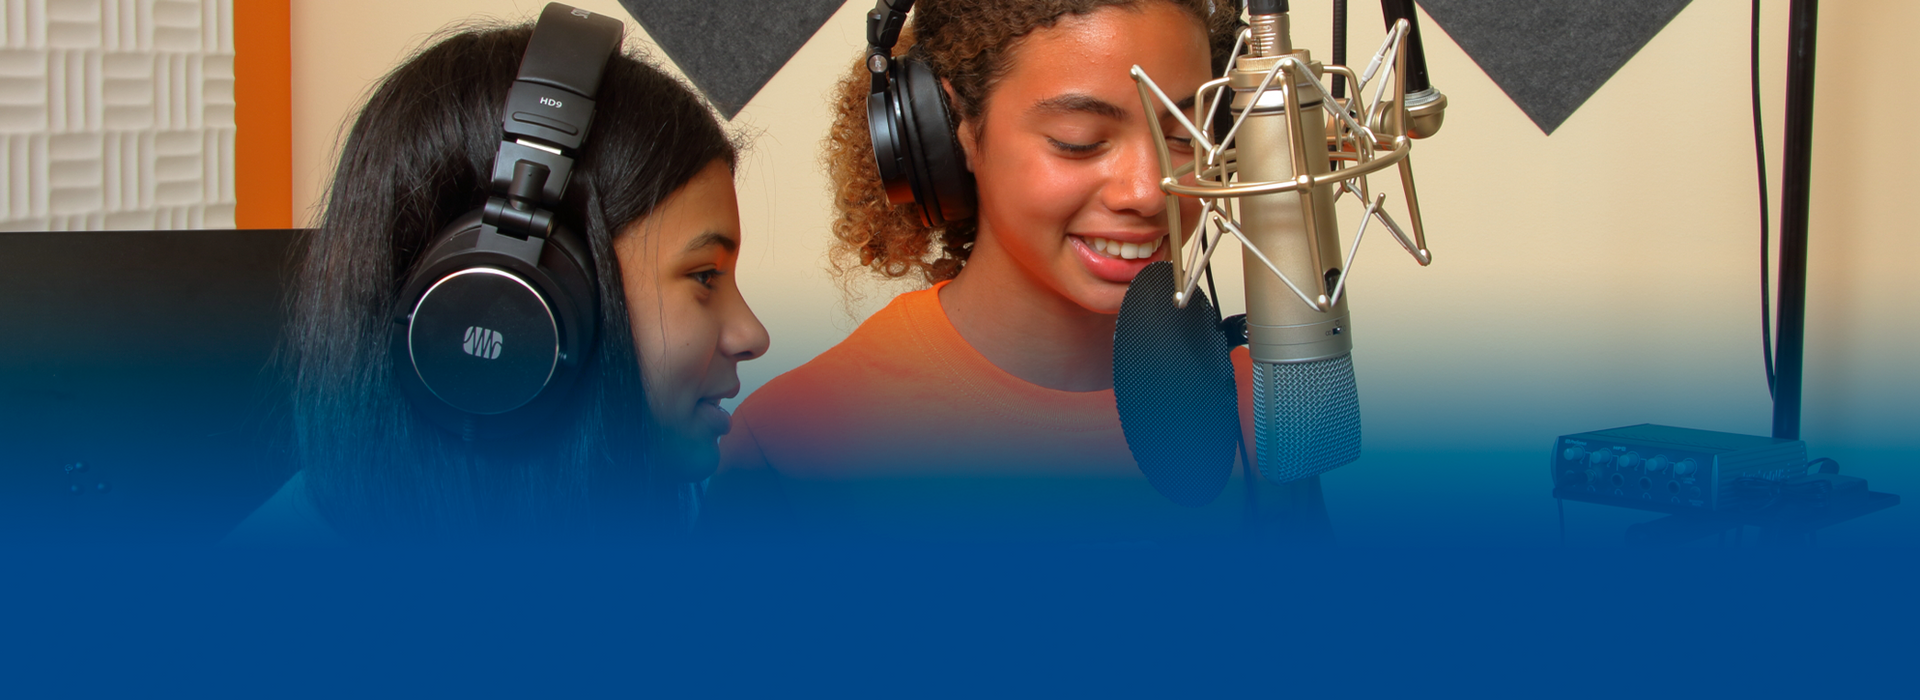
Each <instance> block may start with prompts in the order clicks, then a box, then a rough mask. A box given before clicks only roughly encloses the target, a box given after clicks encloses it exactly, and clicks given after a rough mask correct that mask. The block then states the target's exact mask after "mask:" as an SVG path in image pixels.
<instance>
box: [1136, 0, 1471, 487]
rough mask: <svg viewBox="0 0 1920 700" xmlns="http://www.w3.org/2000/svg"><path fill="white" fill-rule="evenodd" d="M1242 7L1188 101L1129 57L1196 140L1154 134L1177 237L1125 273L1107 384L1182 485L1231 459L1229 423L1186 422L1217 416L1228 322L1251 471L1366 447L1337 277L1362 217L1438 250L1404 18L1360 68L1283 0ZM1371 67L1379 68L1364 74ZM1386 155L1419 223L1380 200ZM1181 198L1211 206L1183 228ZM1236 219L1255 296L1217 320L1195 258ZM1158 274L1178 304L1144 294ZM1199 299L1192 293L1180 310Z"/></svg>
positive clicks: (1355, 245) (1166, 471) (1143, 94)
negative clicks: (1352, 205)
mask: <svg viewBox="0 0 1920 700" xmlns="http://www.w3.org/2000/svg"><path fill="white" fill-rule="evenodd" d="M1247 10H1248V14H1249V19H1250V26H1249V27H1248V28H1247V29H1246V30H1243V31H1242V33H1241V35H1240V37H1239V39H1238V40H1237V41H1236V43H1235V46H1234V50H1233V55H1234V59H1233V62H1232V65H1231V66H1230V67H1229V68H1228V69H1227V71H1226V74H1225V75H1224V76H1222V77H1220V78H1218V79H1216V80H1211V81H1208V82H1206V83H1204V84H1203V85H1201V86H1200V88H1199V90H1198V93H1197V94H1196V95H1195V96H1194V100H1193V101H1192V102H1189V103H1187V104H1190V105H1192V111H1193V117H1192V118H1191V119H1189V118H1188V116H1187V114H1186V108H1185V107H1183V106H1182V103H1180V102H1176V101H1175V100H1174V99H1173V98H1172V97H1171V96H1169V95H1167V93H1166V92H1165V91H1164V90H1162V89H1161V88H1160V86H1159V85H1158V84H1156V83H1155V82H1154V81H1153V78H1152V76H1149V75H1147V74H1146V71H1144V70H1142V69H1141V68H1140V67H1139V66H1134V68H1133V70H1132V76H1133V79H1134V81H1135V83H1136V84H1137V85H1138V87H1139V90H1140V100H1141V102H1142V104H1143V105H1144V106H1145V107H1146V109H1147V110H1148V111H1149V112H1163V113H1167V114H1169V115H1171V116H1172V117H1174V118H1175V120H1176V121H1178V122H1179V123H1180V126H1181V128H1183V129H1185V131H1186V133H1187V134H1188V135H1189V136H1190V137H1191V142H1192V143H1193V144H1194V145H1195V151H1194V154H1195V155H1194V158H1193V160H1192V162H1191V163H1190V164H1184V165H1180V166H1178V167H1176V166H1175V165H1174V162H1173V160H1172V155H1171V153H1170V151H1169V150H1168V149H1167V148H1165V147H1164V146H1163V147H1161V148H1159V149H1158V152H1157V156H1158V158H1159V165H1160V170H1161V176H1162V177H1161V180H1160V189H1161V190H1162V191H1163V192H1165V193H1166V194H1167V198H1168V201H1167V207H1166V211H1167V225H1168V228H1169V232H1168V237H1169V246H1170V250H1173V251H1176V252H1177V251H1185V252H1183V253H1179V254H1177V255H1174V256H1171V257H1170V258H1169V259H1168V261H1167V263H1165V264H1164V266H1163V267H1162V264H1156V266H1153V267H1149V268H1148V269H1147V270H1145V271H1142V272H1141V274H1140V275H1139V277H1136V278H1135V279H1134V282H1133V286H1132V287H1130V288H1129V290H1128V293H1127V299H1126V302H1125V303H1123V304H1122V306H1121V310H1120V320H1119V324H1118V327H1117V330H1116V332H1115V335H1114V395H1115V400H1116V403H1117V405H1118V406H1119V408H1120V419H1121V427H1122V428H1124V429H1125V430H1126V434H1127V442H1128V446H1129V447H1130V448H1132V450H1133V453H1134V456H1135V460H1136V461H1137V462H1138V463H1139V464H1140V468H1141V470H1142V471H1143V472H1145V473H1146V475H1147V477H1148V480H1149V481H1150V482H1151V483H1152V484H1153V485H1154V487H1155V488H1156V489H1159V490H1160V492H1161V493H1162V494H1163V495H1166V496H1167V497H1168V498H1170V499H1172V500H1174V501H1176V502H1181V503H1190V504H1194V503H1201V502H1205V501H1206V500H1208V499H1211V498H1212V497H1213V495H1214V494H1216V493H1218V491H1219V484H1220V483H1221V482H1222V481H1223V480H1224V478H1225V474H1226V473H1227V471H1228V470H1227V469H1224V468H1222V465H1223V464H1224V466H1226V467H1230V466H1231V460H1230V459H1221V458H1220V457H1224V456H1226V455H1225V450H1224V449H1223V448H1222V447H1220V446H1221V445H1224V444H1226V440H1231V439H1233V438H1235V437H1236V436H1237V435H1238V431H1230V432H1226V433H1220V434H1222V435H1225V438H1222V437H1219V435H1216V433H1217V432H1218V431H1213V430H1201V429H1199V428H1197V427H1195V424H1194V423H1193V422H1192V421H1194V420H1197V421H1199V422H1200V423H1206V424H1209V425H1210V424H1211V423H1213V422H1216V421H1217V419H1214V418H1205V419H1198V418H1194V417H1195V416H1203V415H1204V416H1210V415H1213V413H1214V412H1215V411H1217V410H1218V409H1214V408H1212V406H1214V405H1215V404H1218V403H1219V400H1218V399H1217V398H1211V397H1214V396H1217V395H1218V394H1219V392H1220V389H1219V388H1218V387H1219V386H1222V385H1223V384H1225V383H1226V382H1227V381H1228V377H1226V376H1225V375H1223V374H1222V370H1220V369H1218V368H1217V367H1216V362H1215V359H1216V357H1217V356H1218V355H1219V354H1221V350H1219V349H1218V348H1220V347H1223V346H1222V345H1221V344H1220V343H1218V342H1217V339H1215V338H1211V337H1210V336H1212V335H1213V334H1215V333H1216V332H1218V333H1224V334H1226V335H1229V336H1231V337H1230V338H1229V339H1228V342H1229V343H1238V342H1245V343H1246V344H1247V345H1248V349H1249V351H1250V354H1251V358H1252V360H1253V362H1252V375H1253V376H1252V377H1250V379H1251V380H1252V381H1251V384H1252V394H1253V396H1252V398H1253V406H1252V409H1253V415H1252V416H1250V417H1251V418H1252V419H1253V421H1252V422H1253V428H1254V430H1253V432H1254V445H1253V450H1252V451H1253V453H1254V454H1253V458H1254V459H1253V461H1254V462H1256V463H1257V464H1258V465H1259V469H1260V472H1261V474H1262V475H1264V476H1265V477H1266V478H1267V480H1269V481H1272V482H1275V483H1280V484H1286V483H1290V482H1295V481H1300V480H1304V479H1311V478H1313V477H1316V476H1317V475H1319V474H1320V473H1322V472H1325V471H1327V470H1329V469H1333V468H1335V467H1338V466H1341V465H1343V464H1347V463H1350V462H1352V461H1354V460H1356V459H1359V457H1360V395H1359V391H1358V388H1357V385H1356V383H1355V381H1354V371H1353V329H1352V321H1351V317H1350V316H1349V314H1348V311H1347V300H1346V291H1347V276H1348V272H1349V271H1350V269H1351V268H1352V266H1353V259H1354V255H1355V254H1356V253H1357V252H1358V251H1359V247H1360V242H1361V239H1362V238H1364V237H1365V235H1366V232H1367V229H1368V226H1369V225H1371V224H1374V223H1378V224H1379V226H1380V227H1382V228H1384V229H1385V230H1386V232H1387V233H1388V234H1389V235H1391V236H1392V237H1393V238H1394V240H1395V241H1397V242H1398V243H1399V244H1400V246H1401V247H1402V248H1404V249H1405V250H1406V251H1407V253H1408V254H1410V255H1412V256H1413V259H1414V261H1415V262H1418V263H1419V264H1420V265H1422V266H1424V265H1428V264H1430V263H1432V262H1433V256H1432V254H1430V253H1429V252H1428V251H1427V243H1426V235H1425V233H1423V230H1422V229H1423V227H1422V224H1421V218H1420V206H1419V200H1418V198H1417V197H1416V195H1415V192H1414V186H1413V170H1412V165H1411V163H1410V161H1409V158H1408V156H1409V154H1410V153H1411V152H1412V149H1413V145H1412V141H1411V139H1412V138H1413V135H1412V134H1410V133H1409V129H1408V123H1409V121H1410V119H1409V113H1408V109H1407V105H1408V104H1409V102H1410V100H1409V99H1408V94H1407V89H1406V85H1407V80H1408V77H1409V73H1410V72H1411V71H1410V68H1409V60H1410V56H1409V55H1408V54H1409V43H1410V38H1411V33H1412V24H1411V22H1410V21H1408V20H1406V19H1405V18H1401V19H1397V20H1395V21H1394V22H1393V23H1392V26H1391V27H1390V29H1389V31H1388V33H1387V37H1386V38H1385V39H1384V41H1383V42H1382V44H1381V46H1380V49H1379V51H1378V52H1377V53H1375V55H1374V57H1373V60H1372V63H1371V64H1370V65H1369V66H1368V67H1367V68H1366V70H1364V71H1356V70H1353V69H1352V68H1350V67H1348V66H1341V65H1323V64H1321V63H1320V62H1318V61H1315V60H1313V57H1312V56H1311V54H1310V53H1309V52H1308V51H1306V50H1305V49H1298V50H1296V49H1295V48H1294V47H1293V45H1292V38H1291V37H1290V36H1289V33H1290V32H1289V27H1288V23H1289V20H1288V16H1287V3H1286V2H1285V0H1251V1H1250V2H1248V3H1247ZM1383 69H1384V70H1383ZM1322 76H1328V77H1337V78H1339V79H1341V80H1344V81H1347V84H1349V85H1351V86H1353V94H1352V95H1351V96H1349V97H1348V98H1346V99H1336V98H1335V97H1334V96H1333V93H1331V92H1330V91H1328V90H1327V89H1326V85H1325V83H1324V82H1323V81H1322ZM1376 77H1378V78H1381V82H1379V83H1373V82H1372V81H1373V80H1374V79H1375V78H1376ZM1369 85H1373V86H1374V87H1373V89H1371V90H1368V89H1367V88H1368V86H1369ZM1429 87H1430V86H1429ZM1436 94H1437V93H1436ZM1222 104H1224V105H1225V106H1226V107H1227V110H1226V111H1228V112H1230V113H1231V114H1232V115H1234V116H1233V117H1232V118H1231V119H1220V120H1205V119H1203V118H1202V117H1201V116H1200V115H1203V114H1210V113H1211V114H1218V111H1217V109H1218V107H1219V106H1220V105H1222ZM1442 104H1444V102H1443V101H1442ZM1195 122H1200V124H1205V125H1206V126H1204V127H1203V126H1201V125H1200V124H1196V123H1195ZM1148 125H1149V128H1150V129H1152V131H1153V136H1154V139H1155V142H1156V143H1163V142H1165V141H1166V140H1167V134H1166V133H1165V131H1164V129H1162V128H1161V127H1160V125H1159V122H1158V121H1149V122H1148ZM1388 168H1398V170H1399V173H1400V181H1401V187H1402V189H1403V191H1404V192H1405V195H1406V210H1407V215H1408V220H1409V221H1410V222H1411V224H1412V226H1411V235H1409V233H1408V231H1407V230H1405V229H1402V228H1401V226H1400V224H1399V223H1397V222H1396V221H1395V220H1394V218H1393V217H1392V216H1390V215H1389V214H1388V213H1387V211H1386V209H1385V208H1384V205H1385V203H1386V201H1387V197H1388V194H1387V193H1386V192H1384V191H1380V190H1379V189H1378V188H1374V187H1372V186H1370V185H1369V184H1368V182H1369V178H1370V177H1371V176H1373V175H1374V174H1377V173H1380V172H1382V171H1384V170H1386V169H1388ZM1348 194H1351V195H1353V196H1354V197H1356V198H1358V199H1360V200H1362V202H1361V204H1362V205H1363V206H1365V207H1366V211H1365V213H1364V214H1363V215H1362V216H1361V218H1360V222H1359V228H1358V229H1357V230H1355V231H1354V233H1353V236H1352V241H1351V243H1350V244H1349V245H1348V246H1347V247H1346V249H1345V251H1344V252H1343V251H1342V246H1341V240H1340V235H1339V232H1338V231H1337V226H1338V223H1339V222H1338V221H1337V220H1336V217H1335V215H1334V203H1335V201H1336V200H1337V199H1338V198H1339V197H1340V196H1342V195H1348ZM1180 198H1192V199H1196V200H1198V204H1199V205H1200V207H1201V208H1202V210H1203V211H1204V212H1205V214H1204V215H1203V216H1202V217H1201V220H1200V221H1198V222H1192V224H1191V228H1188V226H1189V223H1188V222H1185V221H1183V220H1182V219H1181V216H1180V214H1179V212H1180V211H1181V206H1180V202H1179V201H1177V200H1178V199H1180ZM1228 235H1231V236H1232V237H1233V238H1235V239H1238V240H1239V242H1240V244H1241V248H1242V250H1243V251H1245V254H1244V255H1243V256H1242V258H1241V259H1242V261H1243V265H1244V266H1245V270H1244V272H1245V281H1246V293H1247V313H1246V316H1245V317H1244V318H1243V319H1242V320H1243V321H1244V325H1240V324H1219V325H1218V327H1217V328H1216V327H1213V324H1209V323H1206V322H1204V317H1206V316H1208V315H1210V312H1208V311H1206V308H1207V307H1206V296H1205V295H1202V294H1200V293H1199V291H1198V288H1197V285H1198V284H1199V280H1200V278H1201V276H1202V275H1200V274H1198V273H1201V272H1204V271H1206V270H1208V269H1209V267H1208V266H1209V265H1210V264H1211V260H1212V258H1213V253H1214V251H1216V250H1218V249H1219V248H1220V245H1219V244H1220V243H1221V239H1222V238H1223V237H1226V236H1228ZM1188 237H1198V238H1200V240H1199V241H1198V245H1192V246H1189V245H1186V242H1187V238H1188ZM1208 274H1211V273H1208ZM1168 290H1171V291H1172V294H1171V296H1172V297H1173V306H1174V307H1175V308H1177V309H1181V310H1183V311H1185V313H1172V312H1168V311H1162V310H1159V309H1155V308H1153V304H1152V300H1153V299H1155V298H1161V299H1164V298H1165V297H1166V296H1168V295H1167V291H1168ZM1194 304H1198V305H1199V306H1200V308H1201V309H1202V311H1199V312H1194V311H1191V310H1189V306H1190V305H1194ZM1242 329H1244V330H1242ZM1175 395H1178V396H1175ZM1167 397H1174V398H1167ZM1217 422H1224V421H1217Z"/></svg>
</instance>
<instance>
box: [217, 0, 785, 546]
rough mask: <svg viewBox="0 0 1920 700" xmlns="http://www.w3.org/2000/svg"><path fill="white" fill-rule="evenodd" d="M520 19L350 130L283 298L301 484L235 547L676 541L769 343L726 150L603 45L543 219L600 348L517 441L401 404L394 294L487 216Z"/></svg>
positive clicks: (418, 60) (711, 121)
mask: <svg viewBox="0 0 1920 700" xmlns="http://www.w3.org/2000/svg"><path fill="white" fill-rule="evenodd" d="M531 33H532V27H531V26H512V27H481V28H467V29H462V30H459V31H456V32H453V33H451V34H450V35H448V36H445V37H444V38H442V39H440V40H439V41H437V42H435V43H434V44H433V45H431V46H429V47H428V48H426V49H424V50H422V51H421V52H419V53H418V54H417V55H415V56H414V57H412V58H411V59H409V60H408V61H407V62H406V63H404V64H403V65H401V66H400V67H398V68H396V69H394V71H393V72H392V73H390V74H389V75H387V76H386V78H385V79H383V80H382V81H381V82H380V84H379V86H378V87H377V88H376V89H375V90H374V92H373V94H372V96H371V97H370V98H369V99H368V101H367V104H366V106H365V107H364V108H363V109H362V110H361V111H360V114H359V117H358V118H357V119H356V120H355V122H354V124H353V128H352V131H351V132H350V133H349V134H348V136H347V141H346V146H345V148H344V149H343V150H342V152H341V154H340V158H339V165H338V169H337V170H336V171H335V175H334V178H333V184H332V186H331V188H330V190H329V192H328V194H327V199H326V204H325V214H324V216H323V218H322V221H321V224H320V226H319V228H318V229H317V230H315V231H314V232H313V233H312V235H311V237H310V238H309V239H308V240H307V242H306V245H305V252H304V254H303V256H302V257H301V259H300V262H299V268H298V273H297V277H296V282H295V293H294V295H293V298H292V300H291V319H292V320H291V323H290V331H289V333H288V336H287V344H286V349H287V355H288V360H289V363H290V366H291V369H292V384H293V401H292V410H291V423H292V426H291V428H292V430H291V441H290V442H291V453H292V460H293V462H294V464H295V465H296V466H297V467H298V469H299V471H298V473H296V474H295V475H294V477H293V479H292V480H290V481H289V482H288V484H287V485H286V486H284V487H283V488H282V489H281V490H280V492H279V493H278V494H276V495H275V496H274V497H273V499H272V500H270V501H269V502H268V503H267V504H266V505H264V506H262V507H261V508H260V510H258V511H257V512H255V514H254V515H253V516H252V517H251V518H249V519H248V521H247V522H246V523H243V524H242V526H241V528H240V529H239V530H237V531H236V532H235V533H234V535H233V536H231V537H230V538H229V539H230V541H235V542H246V541H278V542H292V541H339V540H347V541H360V542H370V541H378V542H393V541H481V542H511V541H523V540H533V539H540V540H552V539H560V540H572V541H581V540H589V539H615V540H621V539H633V538H643V537H652V536H659V535H666V534H670V533H673V532H676V531H683V530H685V529H686V527H687V526H688V523H689V522H690V521H691V518H692V516H693V514H694V512H695V509H696V506H697V502H696V500H695V494H694V493H693V490H694V488H695V487H694V486H693V484H695V483H696V482H700V481H701V480H702V479H704V478H705V477H706V476H707V475H708V474H710V473H711V472H712V470H713V469H714V466H715V463H716V461H717V459H718V453H717V448H716V445H715V440H716V439H717V438H718V437H719V436H720V435H721V434H724V433H725V432H726V430H727V429H728V417H727V414H726V412H725V411H723V410H721V409H720V407H719V405H718V402H719V401H720V400H722V399H725V398H728V397H731V396H733V395H734V393H735V392H737V391H738V389H739V380H738V378H737V375H736V372H735V366H736V364H737V363H739V362H743V361H746V360H750V359H753V358H755V357H757V356H759V355H761V354H763V353H764V352H765V351H766V348H767V344H768V339H767V334H766V330H765V328H764V327H762V326H761V325H760V322H759V321H758V320H757V319H755V318H754V316H753V313H752V311H751V310H749V309H748V308H747V305H746V302H745V301H744V299H742V297H741V295H740V291H739V288H738V287H737V286H736V285H735V283H734V280H733V277H732V275H733V271H734V263H735V260H736V256H737V254H738V251H739V247H740V245H741V231H740V221H739V212H738V207H737V204H736V202H735V195H734V189H733V179H732V174H733V168H734V164H735V161H736V158H737V149H736V147H735V146H734V144H733V143H732V142H731V141H730V140H729V139H728V137H727V136H726V134H725V133H724V132H723V131H722V129H721V127H720V125H719V124H718V123H717V122H716V121H715V118H714V116H713V114H712V112H710V111H709V109H708V108H707V106H706V105H705V104H704V103H702V102H701V101H700V99H699V98H697V97H696V96H695V95H694V94H693V93H692V92H691V91H689V90H688V89H687V88H686V87H685V86H683V85H681V84H680V83H679V82H677V81H676V80H674V79H673V78H672V77H670V76H668V75H666V74H665V73H663V72H661V71H660V70H659V69H657V68H655V67H653V66H651V65H648V64H647V63H646V62H645V61H644V60H642V59H641V58H639V57H637V56H635V55H631V54H624V53H616V55H614V56H613V57H612V59H611V61H610V62H609V63H608V64H607V66H606V68H605V71H604V73H603V76H602V78H601V83H600V88H599V92H598V94H597V95H596V101H597V110H596V111H595V115H594V118H593V122H592V126H591V128H590V130H589V131H588V133H587V137H586V140H585V144H584V146H583V150H582V152H581V153H579V154H578V156H577V157H576V162H575V164H574V170H573V174H572V179H571V182H570V184H569V185H568V186H567V188H566V194H565V198H564V201H562V202H561V203H560V204H559V206H558V207H556V211H555V212H554V213H555V214H556V215H557V217H558V218H560V219H562V220H563V221H565V222H568V223H569V224H571V225H572V226H573V227H574V230H576V231H578V232H579V234H580V237H581V238H582V239H583V242H584V244H585V246H586V247H587V248H588V253H589V254H590V257H591V262H592V265H593V267H594V269H595V271H596V273H597V280H598V287H599V288H598V289H597V290H594V294H595V295H596V296H597V297H598V306H599V310H600V313H599V318H598V321H597V322H598V324H599V326H598V332H597V335H596V336H595V340H594V346H593V350H592V352H591V354H590V358H589V359H588V360H587V361H586V364H585V365H584V366H583V367H582V368H581V370H580V373H579V376H578V379H577V380H576V381H575V382H574V384H573V386H572V387H571V389H570V391H568V392H567V394H566V397H567V400H566V402H565V405H563V406H562V407H561V408H559V409H558V410H556V411H554V412H553V413H552V414H551V415H550V416H548V417H547V418H545V419H544V421H543V422H542V423H541V424H539V425H536V426H531V427H529V428H527V429H526V430H524V431H520V432H519V434H517V435H514V436H511V437H498V436H493V435H487V434H467V435H462V434H455V433H453V432H450V431H448V430H444V429H442V428H440V427H438V426H436V425H435V424H433V423H431V422H429V421H428V420H426V419H425V417H424V416H423V415H422V414H421V413H420V409H419V408H418V407H416V406H414V405H412V404H411V403H410V402H409V401H408V399H407V397H406V396H404V395H403V394H402V392H401V391H400V390H399V389H398V388H397V385H398V381H397V378H396V376H395V373H396V372H398V371H403V370H399V369H396V366H395V363H394V361H393V360H394V358H393V357H391V356H390V354H391V349H390V347H389V337H390V333H391V331H390V325H391V324H392V323H393V320H392V319H393V317H394V315H393V314H394V306H395V304H396V303H397V300H396V296H397V295H398V294H399V292H400V290H399V286H400V285H401V284H402V282H403V281H404V280H405V279H406V278H407V276H408V273H409V271H410V269H411V268H412V267H413V266H414V265H416V264H418V263H419V262H420V259H421V255H422V253H423V252H424V251H423V249H424V248H425V247H426V246H427V245H428V243H429V242H431V241H432V240H434V238H435V237H436V235H437V234H439V232H440V231H441V230H442V229H443V228H444V227H446V226H447V225H448V224H449V222H451V221H453V220H454V219H455V218H457V217H459V216H461V215H462V214H464V213H466V212H469V211H473V210H475V209H476V208H478V207H480V206H482V205H483V204H485V203H486V201H487V197H488V184H487V180H488V178H489V173H490V172H491V168H492V164H493V160H494V156H495V152H496V151H497V150H498V149H499V147H500V142H501V138H502V130H501V118H502V107H503V104H504V103H505V102H506V98H507V93H508V90H509V88H510V87H511V86H512V85H513V83H514V79H515V75H516V73H517V71H518V69H519V66H520V62H521V57H522V54H523V53H524V52H525V50H526V47H527V43H528V38H529V37H530V36H531Z"/></svg>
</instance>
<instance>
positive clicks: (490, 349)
mask: <svg viewBox="0 0 1920 700" xmlns="http://www.w3.org/2000/svg"><path fill="white" fill-rule="evenodd" d="M505 341H506V338H505V337H504V336H501V335H500V332H499V331H495V330H488V329H486V328H481V327H479V326H467V334H466V337H465V338H464V339H463V340H461V341H460V349H461V350H464V351H466V353H467V354H468V355H472V356H474V357H478V358H480V359H482V360H491V359H494V358H496V357H499V356H500V346H501V345H502V344H503V343H504V342H505Z"/></svg>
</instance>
